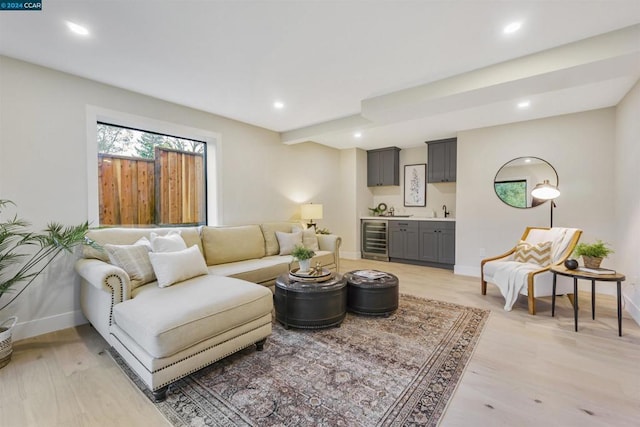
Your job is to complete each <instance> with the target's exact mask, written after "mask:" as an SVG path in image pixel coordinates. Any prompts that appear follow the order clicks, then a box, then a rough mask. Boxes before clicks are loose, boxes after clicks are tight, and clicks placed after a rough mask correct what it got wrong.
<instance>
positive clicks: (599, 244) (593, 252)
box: [573, 240, 614, 268]
mask: <svg viewBox="0 0 640 427" xmlns="http://www.w3.org/2000/svg"><path fill="white" fill-rule="evenodd" d="M613 252H614V251H613V249H611V248H610V247H608V246H607V244H606V243H604V242H603V241H602V240H597V241H596V242H595V243H578V245H577V246H576V248H575V250H574V252H573V253H574V255H575V256H577V257H579V256H581V257H582V260H583V262H584V266H585V267H589V268H600V263H601V262H602V260H603V259H604V258H606V257H607V256H609V255H610V254H612V253H613Z"/></svg>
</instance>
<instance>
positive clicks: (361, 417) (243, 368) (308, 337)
mask: <svg viewBox="0 0 640 427" xmlns="http://www.w3.org/2000/svg"><path fill="white" fill-rule="evenodd" d="M488 315H489V311H487V310H481V309H477V308H472V307H465V306H461V305H456V304H451V303H447V302H441V301H433V300H426V299H422V298H417V297H413V296H407V295H402V296H401V298H400V307H399V309H398V311H397V312H396V313H395V314H393V315H391V316H389V317H388V318H384V317H366V316H358V315H352V314H347V317H346V319H345V320H344V322H343V323H342V326H341V327H340V328H330V329H321V330H297V329H289V330H285V329H284V328H283V327H282V326H281V325H280V324H279V323H275V324H274V328H273V334H272V335H271V336H270V337H269V338H268V339H267V342H266V344H265V347H264V351H262V352H257V351H256V350H255V346H252V347H250V348H247V349H245V350H243V351H240V352H238V353H236V354H235V355H232V356H229V357H227V358H226V359H224V360H221V361H219V362H217V363H215V364H213V365H211V366H209V367H207V368H204V369H202V370H200V371H198V372H196V373H194V374H192V375H190V376H188V377H186V378H183V379H182V380H180V381H177V382H175V383H174V384H173V385H171V386H170V388H169V391H168V393H167V400H166V401H165V402H162V403H160V404H157V407H158V408H159V410H160V411H161V412H162V413H163V414H164V415H165V416H166V417H167V419H168V420H169V421H170V422H171V423H172V424H173V425H175V426H367V427H369V426H404V425H420V426H435V425H437V424H438V421H439V420H440V417H441V416H442V414H443V412H444V410H445V408H446V406H447V403H448V402H449V399H450V398H451V396H452V395H453V392H454V391H455V389H456V386H457V384H458V382H459V380H460V378H461V376H462V374H463V371H464V368H465V366H466V364H467V362H468V361H469V358H470V357H471V354H472V352H473V349H474V347H475V345H476V343H477V341H478V339H479V337H480V334H481V332H482V329H483V327H484V324H485V322H486V320H487V318H488ZM112 356H113V357H114V358H115V359H116V361H117V362H118V363H119V364H120V366H121V367H122V368H123V369H124V370H125V371H126V372H127V373H128V374H129V376H130V377H131V378H132V379H133V380H134V382H135V383H136V384H137V385H138V387H140V389H142V390H143V391H144V392H145V394H147V396H149V398H150V399H152V397H151V393H150V392H149V391H148V390H147V389H146V387H145V386H144V385H143V384H142V383H141V382H140V381H139V380H137V378H136V377H135V376H134V375H132V374H131V372H130V371H129V370H128V369H127V367H126V366H124V364H123V362H122V360H120V358H119V357H118V356H117V354H115V352H114V351H112Z"/></svg>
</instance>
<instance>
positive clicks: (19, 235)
mask: <svg viewBox="0 0 640 427" xmlns="http://www.w3.org/2000/svg"><path fill="white" fill-rule="evenodd" d="M9 205H14V206H15V203H13V202H12V201H11V200H4V199H0V214H1V213H2V211H3V210H5V208H6V207H7V206H9ZM29 227H30V223H29V222H27V221H25V220H23V219H20V218H18V217H17V215H16V216H13V217H11V218H8V219H4V220H3V219H0V302H3V299H2V297H3V296H4V295H5V294H7V293H12V294H13V295H12V297H10V298H9V299H8V300H7V302H6V303H4V304H3V305H0V310H2V309H3V308H5V307H6V306H7V305H9V304H11V303H12V302H13V301H14V300H15V299H16V298H18V297H19V296H20V294H22V292H24V291H25V289H27V287H28V286H29V285H30V284H31V283H33V281H34V280H35V279H36V277H38V276H39V275H40V274H41V273H42V272H43V271H44V270H45V269H46V268H47V266H49V264H51V263H52V262H53V260H54V259H55V258H56V257H57V256H58V255H59V254H60V253H62V252H72V251H73V248H74V247H76V246H78V245H80V244H84V243H85V242H86V243H88V244H91V245H94V244H93V243H91V242H87V241H86V239H85V234H86V233H87V231H88V229H89V223H88V222H85V223H83V224H80V225H76V226H64V225H62V224H59V223H55V222H53V223H50V224H48V226H47V228H46V229H45V230H44V231H43V232H40V233H36V232H33V231H30V230H29ZM24 282H26V285H25V286H24V287H22V289H20V291H18V292H15V293H13V291H14V288H15V286H17V285H18V284H22V283H24Z"/></svg>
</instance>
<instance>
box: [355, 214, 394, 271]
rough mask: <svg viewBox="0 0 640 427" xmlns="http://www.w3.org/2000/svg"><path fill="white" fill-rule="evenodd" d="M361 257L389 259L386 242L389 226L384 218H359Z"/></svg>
mask: <svg viewBox="0 0 640 427" xmlns="http://www.w3.org/2000/svg"><path fill="white" fill-rule="evenodd" d="M361 227H362V229H361V234H362V247H361V251H362V258H364V259H375V260H378V261H389V253H388V250H387V242H388V239H389V227H388V223H387V221H386V220H375V219H363V220H361Z"/></svg>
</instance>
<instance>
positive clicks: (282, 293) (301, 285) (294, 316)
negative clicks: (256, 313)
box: [274, 274, 347, 329]
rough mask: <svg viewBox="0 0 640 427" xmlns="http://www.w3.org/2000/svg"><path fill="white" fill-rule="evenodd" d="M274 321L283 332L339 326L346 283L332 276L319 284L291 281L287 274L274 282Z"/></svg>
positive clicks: (342, 316)
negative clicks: (294, 329) (278, 323)
mask: <svg viewBox="0 0 640 427" xmlns="http://www.w3.org/2000/svg"><path fill="white" fill-rule="evenodd" d="M274 303H275V308H276V320H278V321H279V322H280V323H282V325H284V327H285V329H289V328H290V327H291V328H303V329H319V328H327V327H330V326H340V324H341V323H342V320H343V319H344V317H345V315H346V313H347V283H346V281H345V279H344V277H343V276H341V275H340V274H336V275H335V276H334V277H332V278H331V279H329V280H326V281H324V282H319V283H305V282H297V281H295V280H292V279H291V278H290V277H289V275H288V274H283V275H281V276H279V277H278V278H277V279H276V289H275V297H274Z"/></svg>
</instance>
